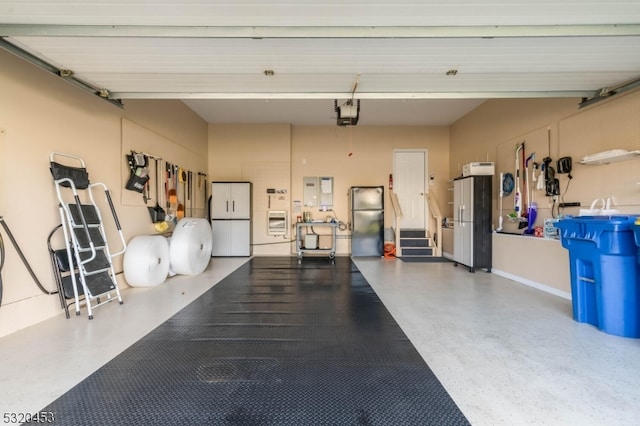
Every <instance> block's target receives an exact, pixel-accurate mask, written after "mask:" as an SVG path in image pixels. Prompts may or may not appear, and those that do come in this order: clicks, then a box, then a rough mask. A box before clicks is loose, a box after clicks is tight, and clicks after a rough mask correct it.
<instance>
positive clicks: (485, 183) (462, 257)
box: [453, 176, 492, 272]
mask: <svg viewBox="0 0 640 426" xmlns="http://www.w3.org/2000/svg"><path fill="white" fill-rule="evenodd" d="M453 185H454V186H453V261H454V262H455V264H456V265H457V264H458V263H460V264H462V265H466V266H468V267H469V270H470V271H471V272H473V271H474V270H475V268H486V269H487V270H488V271H490V270H491V238H492V236H491V176H468V177H464V178H458V179H456V180H454V182H453Z"/></svg>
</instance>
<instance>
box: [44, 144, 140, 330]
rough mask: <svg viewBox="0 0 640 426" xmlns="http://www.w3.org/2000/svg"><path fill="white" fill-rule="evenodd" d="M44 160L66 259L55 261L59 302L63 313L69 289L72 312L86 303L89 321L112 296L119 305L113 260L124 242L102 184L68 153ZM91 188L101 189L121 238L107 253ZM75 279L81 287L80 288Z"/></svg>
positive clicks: (109, 197)
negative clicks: (114, 249) (114, 250)
mask: <svg viewBox="0 0 640 426" xmlns="http://www.w3.org/2000/svg"><path fill="white" fill-rule="evenodd" d="M59 157H65V158H67V159H71V162H73V163H74V164H77V167H73V166H68V165H63V164H61V163H60V162H58V161H56V160H58V158H59ZM49 162H50V167H51V174H52V175H53V183H54V185H55V188H56V194H57V196H58V201H59V204H58V207H59V211H60V220H61V223H62V230H63V233H64V240H65V245H66V250H65V251H66V262H65V259H62V261H58V260H57V261H56V262H55V265H57V271H56V272H57V275H56V282H58V286H59V290H60V291H61V303H62V304H63V307H64V308H65V310H66V311H67V317H68V305H67V304H66V303H65V302H64V301H63V300H62V297H63V295H65V294H66V295H68V296H70V295H71V292H73V299H74V301H75V302H73V303H75V311H76V315H80V306H81V304H84V305H86V307H87V314H88V316H89V319H93V308H96V307H98V306H100V305H103V304H105V303H107V302H111V301H112V300H113V299H114V298H117V299H118V301H119V302H120V304H122V303H123V301H122V296H121V295H120V290H119V289H118V283H117V281H116V274H115V271H114V269H113V261H112V260H113V258H114V257H116V256H119V255H121V254H123V253H124V252H125V250H126V247H127V244H126V242H125V239H124V235H123V234H122V229H121V228H120V221H119V220H118V216H117V214H116V210H115V208H114V206H113V201H112V200H111V193H110V192H109V189H108V188H107V186H106V185H105V184H103V183H90V182H89V174H88V173H87V169H86V168H85V164H84V161H83V160H82V159H81V158H80V157H77V156H75V155H72V154H63V153H59V152H53V153H51V155H50V157H49ZM96 187H101V188H102V189H103V190H104V193H105V196H106V200H105V201H106V202H107V203H108V205H109V209H110V210H111V215H112V217H113V221H114V224H115V226H116V229H117V231H118V235H119V237H120V241H121V244H122V249H121V250H120V251H118V252H117V253H113V254H111V252H110V250H109V245H108V243H107V238H106V233H105V229H104V224H103V221H102V216H101V214H100V209H99V208H98V205H97V204H96V202H95V199H94V196H93V190H94V188H96ZM81 194H82V196H83V197H82V200H81V197H80V195H81ZM60 254H61V253H60V252H59V251H58V253H57V256H58V257H60ZM52 262H53V259H52ZM69 280H70V282H69ZM78 280H79V281H80V287H81V290H79V288H80V287H79V286H78ZM60 287H62V288H60ZM101 299H102V301H101ZM94 301H95V304H94V303H93V302H94Z"/></svg>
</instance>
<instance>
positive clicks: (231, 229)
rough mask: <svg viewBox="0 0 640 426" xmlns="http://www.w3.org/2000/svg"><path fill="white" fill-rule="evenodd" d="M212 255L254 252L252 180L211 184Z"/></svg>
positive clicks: (234, 254)
mask: <svg viewBox="0 0 640 426" xmlns="http://www.w3.org/2000/svg"><path fill="white" fill-rule="evenodd" d="M211 232H212V233H213V249H212V250H211V255H212V256H251V183H250V182H213V183H212V184H211Z"/></svg>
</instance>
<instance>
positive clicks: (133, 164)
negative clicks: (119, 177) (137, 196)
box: [125, 151, 149, 204]
mask: <svg viewBox="0 0 640 426" xmlns="http://www.w3.org/2000/svg"><path fill="white" fill-rule="evenodd" d="M148 162H149V158H148V157H147V156H146V155H144V154H143V153H140V152H135V151H131V153H130V154H127V164H129V170H130V171H131V173H130V174H129V179H128V180H127V183H126V185H125V189H128V190H129V191H137V192H140V193H141V194H142V199H143V201H144V203H145V204H146V203H147V194H146V193H145V191H146V190H147V188H146V187H147V182H149V170H148V169H147V166H148Z"/></svg>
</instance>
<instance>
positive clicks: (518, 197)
mask: <svg viewBox="0 0 640 426" xmlns="http://www.w3.org/2000/svg"><path fill="white" fill-rule="evenodd" d="M522 148H523V144H522V143H519V144H516V170H515V174H516V176H515V177H516V179H515V180H516V188H515V194H514V195H513V207H514V210H515V212H516V217H521V216H522V192H521V191H520V150H522Z"/></svg>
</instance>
